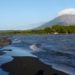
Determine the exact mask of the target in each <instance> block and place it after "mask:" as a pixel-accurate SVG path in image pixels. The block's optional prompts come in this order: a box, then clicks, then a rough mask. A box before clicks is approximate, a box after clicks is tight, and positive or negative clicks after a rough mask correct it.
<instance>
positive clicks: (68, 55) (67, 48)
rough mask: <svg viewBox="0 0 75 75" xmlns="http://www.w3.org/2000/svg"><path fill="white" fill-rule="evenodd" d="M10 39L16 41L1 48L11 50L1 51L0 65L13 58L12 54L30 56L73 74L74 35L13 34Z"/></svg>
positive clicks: (74, 58) (74, 66) (74, 65)
mask: <svg viewBox="0 0 75 75" xmlns="http://www.w3.org/2000/svg"><path fill="white" fill-rule="evenodd" d="M11 39H12V40H14V41H15V39H17V40H18V41H15V42H13V44H12V45H10V46H7V47H4V48H3V49H6V50H7V49H11V51H3V52H5V53H4V54H3V55H0V64H1V65H2V64H3V63H6V62H9V61H11V60H13V58H12V56H32V57H38V58H39V59H40V60H41V61H43V62H44V63H46V64H48V65H53V68H56V69H58V70H61V71H64V72H66V73H68V74H70V75H75V72H74V71H75V35H32V36H13V37H12V38H11ZM1 51H2V50H1ZM0 72H2V71H1V70H0ZM0 75H1V74H0Z"/></svg>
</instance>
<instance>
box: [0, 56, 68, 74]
mask: <svg viewBox="0 0 75 75" xmlns="http://www.w3.org/2000/svg"><path fill="white" fill-rule="evenodd" d="M1 67H2V69H3V70H4V71H6V72H9V75H68V74H66V73H64V72H61V71H58V70H55V69H53V68H52V67H51V66H49V65H46V64H44V63H43V62H41V61H40V60H39V59H38V58H34V57H14V60H13V61H11V62H8V63H6V64H3V65H2V66H1Z"/></svg>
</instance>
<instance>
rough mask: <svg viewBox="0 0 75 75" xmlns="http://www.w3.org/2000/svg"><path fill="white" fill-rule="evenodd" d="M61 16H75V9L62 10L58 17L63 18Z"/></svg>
mask: <svg viewBox="0 0 75 75" xmlns="http://www.w3.org/2000/svg"><path fill="white" fill-rule="evenodd" d="M61 15H75V8H68V9H64V10H62V11H60V12H59V13H58V16H61Z"/></svg>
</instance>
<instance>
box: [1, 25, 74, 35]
mask: <svg viewBox="0 0 75 75" xmlns="http://www.w3.org/2000/svg"><path fill="white" fill-rule="evenodd" d="M55 32H57V33H59V34H72V33H75V26H74V25H70V26H66V25H65V26H62V25H53V26H51V27H47V28H44V29H39V30H23V31H19V30H17V31H5V32H0V35H16V34H26V35H28V34H54V33H55Z"/></svg>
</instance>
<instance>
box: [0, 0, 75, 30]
mask: <svg viewBox="0 0 75 75" xmlns="http://www.w3.org/2000/svg"><path fill="white" fill-rule="evenodd" d="M65 8H75V0H0V30H2V29H3V30H4V29H9V30H11V29H28V28H32V27H35V26H38V25H40V24H42V23H44V22H46V21H49V20H51V19H53V18H54V17H56V16H57V13H58V12H59V11H61V10H63V9H65Z"/></svg>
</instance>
